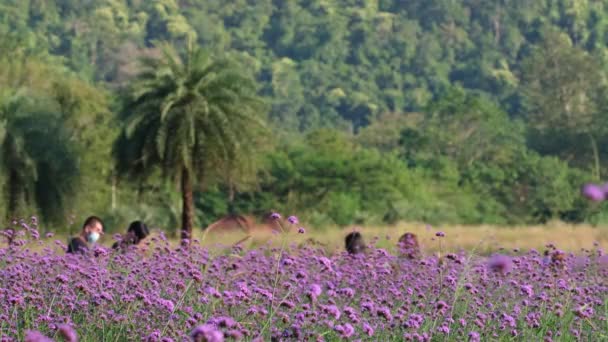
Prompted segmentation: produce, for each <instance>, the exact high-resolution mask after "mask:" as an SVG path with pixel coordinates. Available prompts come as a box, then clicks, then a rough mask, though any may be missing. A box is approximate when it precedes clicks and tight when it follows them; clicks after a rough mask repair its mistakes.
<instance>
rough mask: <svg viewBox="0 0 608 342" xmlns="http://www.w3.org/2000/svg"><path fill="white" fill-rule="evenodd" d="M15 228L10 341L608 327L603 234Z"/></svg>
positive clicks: (7, 251) (2, 287)
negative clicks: (328, 246)
mask: <svg viewBox="0 0 608 342" xmlns="http://www.w3.org/2000/svg"><path fill="white" fill-rule="evenodd" d="M288 221H289V223H290V224H292V225H297V224H298V220H297V219H296V218H295V217H294V218H290V219H288ZM12 229H13V230H12V231H11V233H10V238H11V241H12V242H11V243H10V244H9V245H7V244H6V243H4V241H3V245H2V246H1V247H0V273H1V274H2V277H1V278H0V335H2V336H0V339H1V340H2V341H37V342H38V341H50V340H54V341H70V342H75V341H77V340H78V339H79V338H80V339H81V340H86V341H89V340H144V341H167V342H169V341H184V340H186V341H188V340H190V341H240V340H243V341H269V340H276V341H281V340H283V341H286V340H294V341H295V340H297V341H307V340H308V341H323V340H332V341H335V340H339V339H348V340H366V341H386V340H405V341H431V340H445V339H449V340H458V341H480V340H481V339H482V337H483V340H486V339H488V340H510V339H513V338H514V337H516V338H517V339H521V340H534V341H536V340H539V336H541V337H542V339H544V340H545V341H551V340H553V339H555V340H583V341H591V340H596V339H595V338H597V337H598V336H600V335H598V334H601V333H604V334H605V331H603V329H604V328H605V327H606V316H605V312H606V310H608V307H607V306H608V299H607V296H606V294H607V293H608V257H607V256H606V255H605V254H604V253H603V251H602V250H601V248H599V246H596V247H595V249H593V250H589V251H586V252H584V253H581V254H579V255H574V254H570V253H563V257H560V258H559V260H557V259H551V258H548V259H547V258H546V256H544V255H543V254H542V253H539V252H537V251H534V250H532V251H527V252H513V254H511V255H504V254H501V255H498V254H495V255H491V256H489V257H484V256H476V255H470V254H467V253H464V252H461V253H455V254H449V257H446V258H445V259H443V261H442V262H440V260H439V258H438V257H437V256H427V257H420V258H419V259H409V258H404V257H401V256H395V255H391V254H389V253H388V252H387V251H386V250H381V249H376V248H373V246H371V247H370V248H369V249H368V250H367V252H366V253H365V254H361V255H348V254H347V253H345V252H342V251H336V252H334V253H333V254H328V253H326V252H325V251H324V250H322V249H319V248H318V247H315V246H308V245H303V246H300V247H298V246H295V245H293V246H291V247H289V248H286V249H284V250H283V251H281V253H279V255H280V258H278V259H277V257H276V255H277V250H276V249H275V248H272V247H260V248H257V249H252V250H242V249H232V250H230V251H227V252H226V253H223V252H222V251H221V250H220V251H219V252H218V251H216V250H213V251H210V250H208V249H205V248H200V247H198V246H196V245H194V246H192V248H190V249H188V250H185V249H179V248H174V247H172V246H171V245H170V244H169V243H168V242H167V241H166V239H164V238H158V237H152V238H150V240H149V241H147V242H146V243H147V244H149V247H148V249H149V254H147V255H144V254H141V252H137V251H135V250H130V251H126V252H124V253H123V252H121V253H116V252H113V251H106V252H105V253H91V255H65V254H64V253H63V252H62V251H58V249H57V248H56V247H54V244H53V243H52V241H49V240H45V238H42V239H40V236H39V234H37V232H36V233H35V232H34V231H36V228H35V226H32V225H29V224H27V225H26V224H24V225H22V226H21V227H19V225H17V226H15V227H13V228H12ZM294 236H296V237H297V236H298V235H297V233H296V234H295V235H294ZM437 236H438V237H442V238H445V237H444V236H445V234H443V233H441V234H439V233H437ZM47 239H48V238H47ZM6 240H8V238H6ZM32 244H40V245H41V246H42V247H43V248H44V250H42V251H37V252H34V251H32V248H31V245H32ZM57 245H60V246H62V244H61V242H57ZM55 246H56V245H55ZM62 247H65V246H62ZM560 255H561V254H560ZM558 262H559V263H558ZM448 336H449V337H448Z"/></svg>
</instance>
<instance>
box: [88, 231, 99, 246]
mask: <svg viewBox="0 0 608 342" xmlns="http://www.w3.org/2000/svg"><path fill="white" fill-rule="evenodd" d="M87 240H89V243H95V242H97V240H99V233H98V232H92V233H89V236H88V237H87Z"/></svg>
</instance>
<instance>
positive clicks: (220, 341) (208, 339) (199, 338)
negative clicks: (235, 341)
mask: <svg viewBox="0 0 608 342" xmlns="http://www.w3.org/2000/svg"><path fill="white" fill-rule="evenodd" d="M190 337H191V338H192V341H193V342H224V334H223V333H222V332H221V331H218V330H216V329H215V327H214V326H212V325H209V324H204V325H199V326H198V327H196V328H194V330H192V332H191V333H190Z"/></svg>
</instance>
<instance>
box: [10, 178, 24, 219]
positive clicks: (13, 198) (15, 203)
mask: <svg viewBox="0 0 608 342" xmlns="http://www.w3.org/2000/svg"><path fill="white" fill-rule="evenodd" d="M20 196H21V189H20V187H19V176H18V174H17V171H16V170H15V169H11V170H10V172H9V175H8V213H7V214H8V218H9V219H11V218H13V217H17V216H18V215H17V210H19V200H20V198H19V197H20Z"/></svg>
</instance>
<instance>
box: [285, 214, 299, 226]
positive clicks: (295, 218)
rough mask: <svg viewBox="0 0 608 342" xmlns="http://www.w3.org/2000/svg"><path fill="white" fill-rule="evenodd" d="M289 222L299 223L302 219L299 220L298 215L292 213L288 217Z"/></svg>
mask: <svg viewBox="0 0 608 342" xmlns="http://www.w3.org/2000/svg"><path fill="white" fill-rule="evenodd" d="M287 222H289V223H291V224H298V223H299V222H300V221H298V218H297V217H295V216H293V215H292V216H289V217H288V218H287Z"/></svg>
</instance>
